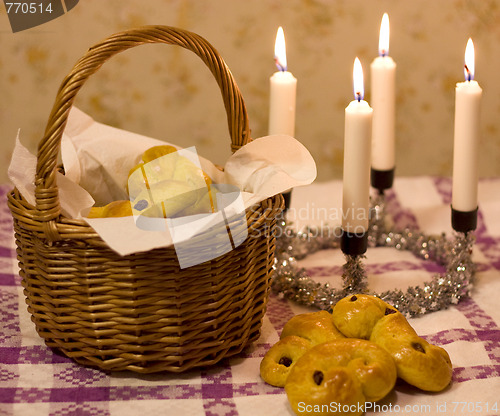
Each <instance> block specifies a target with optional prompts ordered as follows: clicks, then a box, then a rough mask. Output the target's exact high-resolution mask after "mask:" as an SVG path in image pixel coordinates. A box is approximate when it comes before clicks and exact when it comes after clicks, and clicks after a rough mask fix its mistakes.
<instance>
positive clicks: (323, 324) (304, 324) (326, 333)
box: [280, 311, 345, 345]
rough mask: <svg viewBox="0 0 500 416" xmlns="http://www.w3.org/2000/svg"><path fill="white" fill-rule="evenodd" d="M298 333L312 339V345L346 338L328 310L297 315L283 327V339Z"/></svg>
mask: <svg viewBox="0 0 500 416" xmlns="http://www.w3.org/2000/svg"><path fill="white" fill-rule="evenodd" d="M290 335H296V336H299V337H302V338H305V339H307V340H309V341H311V343H312V345H317V344H321V343H323V342H327V341H333V340H334V339H339V338H345V336H344V335H343V334H342V333H341V332H340V331H339V330H338V329H337V328H336V327H335V325H334V324H333V320H332V315H331V314H330V313H328V312H327V311H318V312H309V313H303V314H300V315H295V316H294V317H293V318H291V319H290V320H289V321H288V322H287V323H286V324H285V326H284V327H283V331H281V337H280V338H281V339H283V338H285V337H287V336H290Z"/></svg>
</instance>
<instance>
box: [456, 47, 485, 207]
mask: <svg viewBox="0 0 500 416" xmlns="http://www.w3.org/2000/svg"><path fill="white" fill-rule="evenodd" d="M464 73H465V82H459V83H457V87H456V89H455V138H454V146H453V190H452V202H451V206H452V208H453V209H454V210H457V211H466V212H467V211H474V210H475V209H476V208H477V182H478V171H477V170H478V169H477V168H478V148H479V115H480V103H481V95H482V92H483V90H482V89H481V87H480V86H479V84H478V83H477V81H474V44H473V43H472V40H471V39H469V41H468V42H467V47H466V49H465V69H464Z"/></svg>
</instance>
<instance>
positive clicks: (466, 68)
mask: <svg viewBox="0 0 500 416" xmlns="http://www.w3.org/2000/svg"><path fill="white" fill-rule="evenodd" d="M464 67H465V72H467V81H469V82H470V81H472V74H471V73H470V71H469V67H468V66H467V64H465V65H464Z"/></svg>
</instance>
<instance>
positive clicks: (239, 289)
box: [8, 26, 283, 373]
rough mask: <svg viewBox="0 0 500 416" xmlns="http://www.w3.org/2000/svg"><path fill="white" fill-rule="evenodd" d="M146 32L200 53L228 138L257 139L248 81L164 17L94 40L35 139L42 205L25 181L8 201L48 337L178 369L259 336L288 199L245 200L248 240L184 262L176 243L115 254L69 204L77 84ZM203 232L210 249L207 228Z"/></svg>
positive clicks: (98, 362)
mask: <svg viewBox="0 0 500 416" xmlns="http://www.w3.org/2000/svg"><path fill="white" fill-rule="evenodd" d="M146 43H166V44H172V45H178V46H182V47H184V48H186V49H188V50H190V51H192V52H194V53H195V54H196V55H198V56H199V57H200V58H201V59H202V60H203V62H204V63H205V64H206V65H207V66H208V68H209V69H210V71H211V72H212V74H213V76H214V77H215V79H216V80H217V83H218V84H219V87H220V90H221V93H222V97H223V101H224V105H225V108H226V113H227V120H228V124H229V132H230V136H231V146H232V150H233V151H235V150H236V149H238V148H239V147H241V146H242V145H244V144H245V143H247V142H248V141H249V140H250V137H249V127H248V119H247V113H246V109H245V105H244V102H243V99H242V97H241V94H240V91H239V89H238V87H237V85H236V83H235V81H234V79H233V77H232V75H231V73H230V71H229V69H228V68H227V67H226V65H225V63H224V61H223V60H222V58H221V57H220V56H219V54H218V53H217V51H216V50H215V49H214V48H213V47H212V46H211V45H210V44H209V43H208V42H207V41H206V40H204V39H203V38H202V37H200V36H198V35H196V34H194V33H191V32H187V31H184V30H180V29H176V28H171V27H165V26H146V27H142V28H138V29H134V30H129V31H125V32H122V33H119V34H116V35H113V36H111V37H110V38H108V39H106V40H104V41H103V42H101V43H99V44H97V45H95V46H94V47H92V48H91V49H89V51H88V52H87V53H86V54H85V55H84V56H83V57H82V58H81V59H80V60H79V61H78V62H77V63H76V65H75V67H74V68H73V70H72V71H71V73H70V74H69V75H68V76H67V77H66V78H65V79H64V81H63V83H62V85H61V87H60V89H59V92H58V94H57V98H56V101H55V104H54V107H53V109H52V112H51V114H50V117H49V120H48V124H47V128H46V131H45V135H44V137H43V139H42V140H41V142H40V144H39V148H38V163H37V169H36V179H35V187H36V191H35V197H36V206H35V207H34V206H32V205H30V204H29V203H28V202H27V201H26V200H25V199H24V198H23V197H22V196H21V195H20V193H19V192H18V190H17V189H14V190H13V191H12V192H11V194H10V195H9V200H8V203H9V208H10V210H11V212H12V215H13V218H14V230H15V237H16V243H17V255H18V260H19V266H20V275H21V277H22V284H23V286H24V293H25V295H26V302H27V304H28V311H29V312H30V313H31V315H32V320H33V322H34V323H35V325H36V329H37V331H38V333H39V334H40V336H41V337H43V338H44V339H45V342H46V343H47V345H49V346H51V347H55V348H57V349H59V350H60V351H62V352H63V353H64V354H66V355H67V356H68V357H71V358H73V359H74V360H75V361H77V362H79V363H81V364H84V365H91V366H96V367H99V368H101V369H106V370H132V371H136V372H140V373H151V372H157V371H171V372H182V371H185V370H188V369H190V368H193V367H199V366H206V365H211V364H214V363H216V362H218V361H219V360H221V359H222V358H224V357H228V356H231V355H234V354H237V353H239V352H241V351H242V349H243V348H244V347H245V346H247V345H248V344H249V343H251V342H252V341H254V340H255V339H256V338H257V337H258V336H259V332H260V327H261V322H262V318H263V315H264V313H265V309H266V302H267V296H268V293H269V280H270V276H271V273H272V265H273V261H274V248H275V238H274V232H273V230H274V227H275V223H276V216H277V214H278V213H279V212H280V211H281V209H282V207H283V199H282V197H281V195H277V196H275V197H273V198H270V199H267V200H265V201H263V202H262V203H261V204H259V205H256V206H254V207H252V209H249V210H247V213H246V218H247V227H248V234H249V236H248V238H247V239H246V240H245V242H244V243H243V244H241V245H240V246H238V247H237V248H236V249H234V250H232V251H230V252H229V253H227V254H225V255H223V256H220V257H218V258H216V259H214V260H212V261H208V262H205V263H203V264H199V265H196V266H192V267H190V268H187V269H180V268H179V263H178V261H177V257H176V253H175V250H174V249H173V248H172V247H171V248H161V249H155V250H152V251H148V252H143V253H136V254H133V255H128V256H123V257H122V256H119V255H117V254H116V253H115V252H114V251H112V250H111V249H110V248H109V247H107V245H106V243H104V242H103V241H102V240H101V238H100V237H99V236H98V235H97V233H96V232H95V231H94V230H93V229H92V228H91V227H90V226H89V225H88V224H87V223H86V222H85V221H83V220H78V219H76V220H75V219H68V218H65V217H64V216H62V215H61V213H60V203H59V199H58V188H57V185H56V180H55V177H56V170H57V166H56V164H57V156H58V152H59V148H60V143H61V137H62V133H63V130H64V128H65V125H66V122H67V118H68V113H69V110H70V109H71V107H72V104H73V101H74V99H75V96H76V94H77V93H78V91H79V90H80V88H81V87H82V86H83V84H84V83H85V81H86V80H87V78H88V77H89V76H90V75H92V74H93V73H95V72H96V71H97V70H98V69H99V68H100V67H101V65H102V64H103V63H104V62H105V61H106V60H107V59H109V58H110V57H112V56H113V55H115V54H117V53H119V52H121V51H124V50H126V49H129V48H131V47H134V46H138V45H141V44H146ZM197 244H199V245H200V250H202V249H205V250H210V242H207V241H206V239H205V240H204V241H199V242H197Z"/></svg>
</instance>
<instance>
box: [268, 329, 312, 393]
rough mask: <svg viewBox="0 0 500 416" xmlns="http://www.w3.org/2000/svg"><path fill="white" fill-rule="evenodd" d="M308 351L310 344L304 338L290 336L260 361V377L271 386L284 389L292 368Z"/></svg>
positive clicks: (272, 348)
mask: <svg viewBox="0 0 500 416" xmlns="http://www.w3.org/2000/svg"><path fill="white" fill-rule="evenodd" d="M309 349H311V343H310V342H309V341H308V340H307V339H305V338H301V337H297V336H295V335H290V336H288V337H285V338H283V339H281V340H279V341H278V342H277V343H276V344H274V345H273V346H272V347H271V348H270V349H269V350H268V351H267V353H266V355H265V356H264V358H263V359H262V361H261V363H260V376H261V377H262V379H263V380H264V381H265V382H266V383H267V384H270V385H271V386H276V387H284V386H285V382H286V379H287V378H288V375H289V374H290V371H291V369H292V367H293V366H294V365H295V363H296V362H297V360H298V359H299V358H300V357H302V355H304V354H305V353H306V352H307V351H308V350H309Z"/></svg>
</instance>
